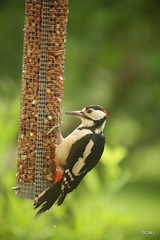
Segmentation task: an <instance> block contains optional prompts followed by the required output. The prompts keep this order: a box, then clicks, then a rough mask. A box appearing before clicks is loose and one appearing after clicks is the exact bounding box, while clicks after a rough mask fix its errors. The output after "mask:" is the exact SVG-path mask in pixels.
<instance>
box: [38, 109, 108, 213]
mask: <svg viewBox="0 0 160 240" xmlns="http://www.w3.org/2000/svg"><path fill="white" fill-rule="evenodd" d="M66 114H69V115H73V116H76V117H78V118H80V119H81V121H82V123H81V125H79V126H78V128H76V129H75V130H74V131H73V132H72V133H71V134H70V135H68V136H67V137H66V138H62V137H61V136H60V141H59V144H58V146H57V147H56V159H57V164H58V166H59V168H60V170H61V175H60V177H58V178H57V180H56V182H55V183H54V184H53V185H52V186H50V187H49V188H47V189H46V190H45V191H43V192H42V193H41V194H40V195H39V196H38V197H36V198H35V200H34V203H33V206H34V209H36V208H38V207H39V206H41V205H42V206H41V209H40V210H39V211H38V212H37V214H36V215H35V218H37V217H38V216H39V215H41V214H42V213H43V212H45V211H47V210H49V209H50V208H51V206H52V205H53V204H54V203H55V202H56V201H57V204H58V206H60V205H61V204H62V203H63V201H64V199H65V197H66V195H67V194H68V193H70V192H72V191H73V190H74V189H75V188H76V187H77V186H78V185H79V183H80V181H81V180H82V178H83V177H84V176H85V175H86V174H87V173H88V172H89V171H90V170H91V169H92V168H94V167H95V165H96V164H97V163H98V161H99V160H100V158H101V155H102V153H103V150H104V144H105V137H104V135H103V129H104V126H105V123H106V118H107V112H106V111H105V110H104V108H103V107H101V106H99V105H91V106H88V107H86V108H84V109H82V111H73V112H67V113H66Z"/></svg>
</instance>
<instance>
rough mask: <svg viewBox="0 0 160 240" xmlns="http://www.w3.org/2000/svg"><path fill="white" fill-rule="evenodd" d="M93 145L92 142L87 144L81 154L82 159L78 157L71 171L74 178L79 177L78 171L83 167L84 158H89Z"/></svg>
mask: <svg viewBox="0 0 160 240" xmlns="http://www.w3.org/2000/svg"><path fill="white" fill-rule="evenodd" d="M93 145H94V142H93V141H92V140H90V141H89V143H88V144H87V146H86V148H85V151H84V153H83V157H79V158H78V161H77V162H76V163H75V164H74V166H73V169H72V173H73V174H74V175H75V176H79V175H80V171H81V169H82V168H83V166H84V165H85V160H86V158H87V157H88V156H89V154H90V153H91V149H92V147H93Z"/></svg>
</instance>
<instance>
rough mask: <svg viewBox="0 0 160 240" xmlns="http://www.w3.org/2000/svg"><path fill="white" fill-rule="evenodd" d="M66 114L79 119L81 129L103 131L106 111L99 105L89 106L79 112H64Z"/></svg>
mask: <svg viewBox="0 0 160 240" xmlns="http://www.w3.org/2000/svg"><path fill="white" fill-rule="evenodd" d="M66 114H69V115H72V116H76V117H78V118H80V119H81V121H82V127H90V128H94V129H95V130H97V131H98V129H99V130H100V131H103V128H104V125H105V122H106V118H107V112H106V110H105V109H104V108H103V107H102V106H99V105H90V106H88V107H85V108H83V109H82V110H81V111H72V112H66Z"/></svg>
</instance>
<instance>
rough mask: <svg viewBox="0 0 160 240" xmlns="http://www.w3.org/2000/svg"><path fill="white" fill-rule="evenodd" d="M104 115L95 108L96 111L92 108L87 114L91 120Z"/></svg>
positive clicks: (98, 118)
mask: <svg viewBox="0 0 160 240" xmlns="http://www.w3.org/2000/svg"><path fill="white" fill-rule="evenodd" d="M86 115H87V113H86ZM105 115H106V114H105V113H104V112H103V111H101V110H96V111H95V110H94V111H93V112H92V113H90V114H88V116H89V117H90V118H92V119H93V120H100V119H102V118H104V117H105Z"/></svg>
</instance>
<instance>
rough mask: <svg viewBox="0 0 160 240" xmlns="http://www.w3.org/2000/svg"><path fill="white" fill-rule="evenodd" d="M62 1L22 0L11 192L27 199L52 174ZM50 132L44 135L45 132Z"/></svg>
mask: <svg viewBox="0 0 160 240" xmlns="http://www.w3.org/2000/svg"><path fill="white" fill-rule="evenodd" d="M67 21H68V0H26V5H25V28H24V48H23V65H22V92H21V106H20V127H19V137H18V158H17V174H16V183H15V187H14V189H15V192H16V194H17V195H18V196H20V197H23V198H27V199H30V200H33V199H34V198H35V196H36V195H38V194H39V193H41V192H42V191H43V190H44V189H46V188H47V187H48V186H50V185H51V184H53V182H54V180H55V176H56V163H55V160H54V157H55V147H56V143H57V130H56V129H54V130H53V131H51V129H52V128H53V126H55V125H57V124H59V125H60V124H61V107H62V97H63V84H64V77H63V76H64V64H65V49H66V31H67ZM48 132H50V133H49V134H47V133H48Z"/></svg>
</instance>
